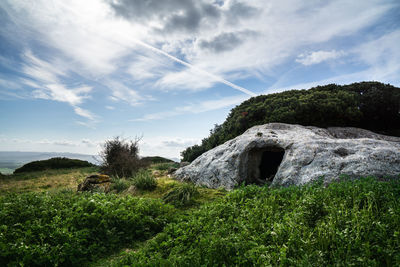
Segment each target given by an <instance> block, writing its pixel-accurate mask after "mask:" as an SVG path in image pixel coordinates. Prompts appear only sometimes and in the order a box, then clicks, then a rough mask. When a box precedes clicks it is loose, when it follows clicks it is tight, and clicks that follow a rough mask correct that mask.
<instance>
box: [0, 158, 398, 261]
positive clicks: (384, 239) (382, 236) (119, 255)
mask: <svg viewBox="0 0 400 267" xmlns="http://www.w3.org/2000/svg"><path fill="white" fill-rule="evenodd" d="M167 170H168V168H167V167H166V166H164V165H162V166H161V165H152V166H151V167H150V168H149V169H148V170H147V171H145V172H143V173H142V174H141V175H142V176H143V175H144V176H146V177H148V178H149V179H150V178H151V179H154V178H155V181H156V187H155V188H154V189H151V190H142V189H138V188H135V187H133V186H132V185H133V184H134V183H135V179H136V178H135V177H133V178H132V179H127V180H126V179H115V178H114V183H113V186H112V188H113V191H112V192H111V193H108V194H104V193H76V187H77V184H78V183H79V182H81V181H83V179H84V178H85V177H86V176H87V175H90V174H93V173H96V172H97V171H98V169H96V168H83V169H74V170H57V171H45V172H37V173H29V174H18V175H11V176H6V177H5V178H4V177H1V178H0V265H1V266H7V265H8V264H10V265H25V266H44V265H48V266H53V265H58V266H81V265H90V266H322V265H328V266H399V265H400V253H399V251H400V232H399V229H400V182H398V181H379V180H376V179H374V178H367V179H362V180H357V181H350V180H346V181H342V182H340V183H333V184H331V185H329V186H327V187H324V186H323V185H322V184H318V183H316V184H313V185H308V186H303V187H287V188H269V187H266V186H265V187H258V186H242V187H239V188H237V189H235V190H233V191H231V192H226V191H225V190H222V189H221V190H215V189H207V188H202V187H194V186H193V185H190V184H185V183H181V182H179V181H175V180H173V179H171V178H169V177H168V175H167ZM173 193H177V194H175V195H174V194H173ZM189 193H190V197H189V198H190V201H188V202H179V201H180V200H182V199H180V198H181V197H182V196H183V198H185V197H188V196H189ZM185 194H186V195H185ZM166 196H175V197H177V198H178V201H177V202H168V203H167V200H168V199H169V198H167V197H166ZM180 203H186V204H184V205H179V204H180Z"/></svg>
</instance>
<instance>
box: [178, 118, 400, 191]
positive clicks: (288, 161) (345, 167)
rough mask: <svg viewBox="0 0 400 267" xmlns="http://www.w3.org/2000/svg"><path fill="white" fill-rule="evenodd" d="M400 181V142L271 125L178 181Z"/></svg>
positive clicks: (208, 156) (223, 148) (185, 170)
mask: <svg viewBox="0 0 400 267" xmlns="http://www.w3.org/2000/svg"><path fill="white" fill-rule="evenodd" d="M343 174H344V175H347V176H350V177H355V178H356V177H362V176H364V177H365V176H375V177H399V175H400V138H399V137H393V136H385V135H380V134H376V133H373V132H371V131H367V130H364V129H358V128H351V127H332V128H327V129H324V128H318V127H312V126H301V125H291V124H284V123H269V124H265V125H259V126H254V127H252V128H250V129H248V130H247V131H246V132H245V133H243V134H242V135H240V136H238V137H236V138H234V139H232V140H230V141H227V142H226V143H224V144H222V145H220V146H218V147H216V148H214V149H212V150H209V151H207V152H206V153H204V154H203V155H201V156H200V157H198V158H197V159H196V160H194V161H193V162H192V163H191V164H190V165H188V166H184V167H182V168H180V169H178V170H177V171H176V172H175V173H174V177H175V178H176V179H179V180H187V181H192V182H194V183H195V184H198V185H203V186H207V187H210V188H219V187H223V188H225V189H228V190H229V189H233V188H234V187H235V186H237V185H239V184H241V183H242V182H246V183H255V184H264V183H271V184H272V185H301V184H305V183H308V182H311V181H315V180H318V179H320V178H322V179H323V180H324V182H326V183H329V182H331V181H334V180H336V179H338V178H339V176H340V175H343Z"/></svg>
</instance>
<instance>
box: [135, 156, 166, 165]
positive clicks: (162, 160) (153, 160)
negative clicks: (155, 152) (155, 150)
mask: <svg viewBox="0 0 400 267" xmlns="http://www.w3.org/2000/svg"><path fill="white" fill-rule="evenodd" d="M142 160H144V161H149V162H150V163H152V164H156V163H173V162H174V161H173V160H170V159H167V158H163V157H160V156H153V157H143V158H142Z"/></svg>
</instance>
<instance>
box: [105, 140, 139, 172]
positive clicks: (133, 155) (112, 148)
mask: <svg viewBox="0 0 400 267" xmlns="http://www.w3.org/2000/svg"><path fill="white" fill-rule="evenodd" d="M139 141H140V139H138V138H136V139H135V140H134V141H126V140H123V139H121V138H119V137H115V138H114V139H113V140H107V141H106V142H105V143H104V144H103V150H102V152H100V157H101V159H102V160H103V163H102V165H101V170H102V172H104V173H106V174H108V175H110V176H118V177H131V176H133V175H134V174H135V173H136V172H137V171H138V170H139V169H140V168H143V167H145V162H144V161H142V160H141V159H140V158H139V145H138V143H139Z"/></svg>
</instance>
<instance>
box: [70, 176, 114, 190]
mask: <svg viewBox="0 0 400 267" xmlns="http://www.w3.org/2000/svg"><path fill="white" fill-rule="evenodd" d="M110 186H111V179H110V177H109V176H108V175H105V174H95V175H91V176H88V177H86V179H85V181H83V183H81V184H79V185H78V191H101V192H105V193H107V192H109V191H110Z"/></svg>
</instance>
